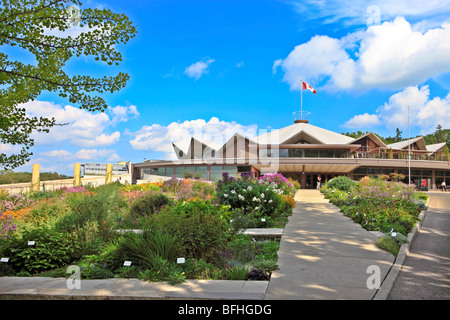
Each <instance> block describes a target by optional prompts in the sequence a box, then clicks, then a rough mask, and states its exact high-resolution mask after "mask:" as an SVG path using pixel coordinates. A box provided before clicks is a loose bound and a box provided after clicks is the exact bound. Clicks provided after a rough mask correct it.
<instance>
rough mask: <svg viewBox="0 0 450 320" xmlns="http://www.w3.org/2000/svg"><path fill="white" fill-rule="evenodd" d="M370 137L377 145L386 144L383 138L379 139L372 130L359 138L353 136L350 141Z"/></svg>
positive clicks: (383, 145) (384, 145)
mask: <svg viewBox="0 0 450 320" xmlns="http://www.w3.org/2000/svg"><path fill="white" fill-rule="evenodd" d="M365 137H367V138H370V139H371V140H372V141H374V142H375V143H376V144H377V145H378V146H379V147H386V144H385V143H384V142H383V140H381V139H380V138H379V137H378V136H377V135H376V134H375V133H373V132H369V133H367V134H365V135H363V136H361V137H359V138H355V140H353V141H352V143H355V142H357V141H359V140H361V139H362V138H365Z"/></svg>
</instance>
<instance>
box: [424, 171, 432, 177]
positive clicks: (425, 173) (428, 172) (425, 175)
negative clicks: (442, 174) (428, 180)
mask: <svg viewBox="0 0 450 320" xmlns="http://www.w3.org/2000/svg"><path fill="white" fill-rule="evenodd" d="M422 176H423V177H431V170H422Z"/></svg>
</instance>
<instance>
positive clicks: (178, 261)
mask: <svg viewBox="0 0 450 320" xmlns="http://www.w3.org/2000/svg"><path fill="white" fill-rule="evenodd" d="M185 262H186V261H185V259H184V258H177V263H178V264H180V263H185Z"/></svg>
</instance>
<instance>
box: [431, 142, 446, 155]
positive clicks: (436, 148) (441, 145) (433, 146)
mask: <svg viewBox="0 0 450 320" xmlns="http://www.w3.org/2000/svg"><path fill="white" fill-rule="evenodd" d="M446 144H447V143H446V142H441V143H435V144H429V145H427V150H428V151H431V152H433V153H434V152H436V151H439V150H440V149H442V148H444V147H445V145H446Z"/></svg>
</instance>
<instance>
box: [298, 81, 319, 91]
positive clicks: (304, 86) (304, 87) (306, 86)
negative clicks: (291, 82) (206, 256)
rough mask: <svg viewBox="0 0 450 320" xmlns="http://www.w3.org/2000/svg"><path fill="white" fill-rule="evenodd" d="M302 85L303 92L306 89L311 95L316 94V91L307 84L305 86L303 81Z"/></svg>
mask: <svg viewBox="0 0 450 320" xmlns="http://www.w3.org/2000/svg"><path fill="white" fill-rule="evenodd" d="M302 84H303V90H305V89H308V90H309V91H311V92H312V93H317V91H316V90H315V89H314V88H313V87H311V86H310V85H309V84H307V83H306V82H305V81H302Z"/></svg>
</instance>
